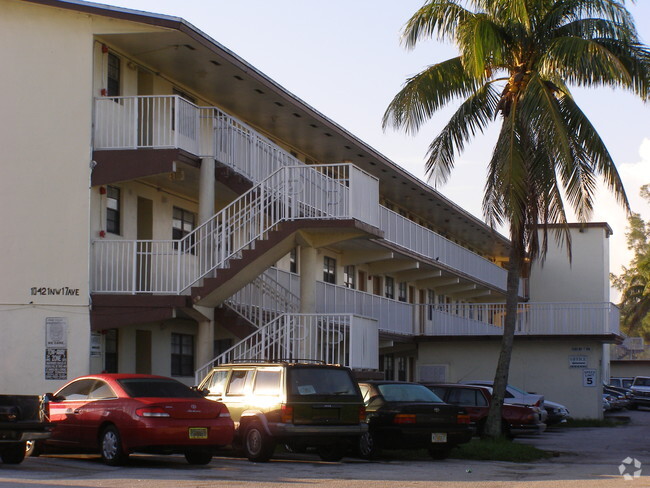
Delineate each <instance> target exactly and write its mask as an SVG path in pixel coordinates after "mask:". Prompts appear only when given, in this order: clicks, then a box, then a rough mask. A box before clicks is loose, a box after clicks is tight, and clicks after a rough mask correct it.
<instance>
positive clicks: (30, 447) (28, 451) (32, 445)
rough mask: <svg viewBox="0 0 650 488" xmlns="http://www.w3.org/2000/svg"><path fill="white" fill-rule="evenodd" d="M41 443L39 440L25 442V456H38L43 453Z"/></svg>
mask: <svg viewBox="0 0 650 488" xmlns="http://www.w3.org/2000/svg"><path fill="white" fill-rule="evenodd" d="M41 447H42V446H41V444H40V443H39V442H37V441H27V442H26V443H25V457H38V456H40V455H41Z"/></svg>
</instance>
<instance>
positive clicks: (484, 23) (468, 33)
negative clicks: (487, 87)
mask: <svg viewBox="0 0 650 488" xmlns="http://www.w3.org/2000/svg"><path fill="white" fill-rule="evenodd" d="M457 43H458V46H459V48H460V50H461V57H462V60H463V66H464V67H465V70H467V71H468V72H470V73H471V74H473V75H474V76H476V77H480V76H484V73H485V71H486V69H491V68H492V67H493V66H501V65H502V64H503V62H504V61H505V60H506V59H507V58H508V57H509V44H510V43H509V39H508V37H507V36H506V34H505V31H504V30H503V29H502V28H501V27H500V26H499V25H497V24H496V23H495V22H494V21H493V20H492V19H490V18H489V17H488V16H487V15H486V14H477V15H475V16H473V17H472V18H471V19H468V20H467V21H465V22H463V23H462V25H461V26H459V28H458V36H457Z"/></svg>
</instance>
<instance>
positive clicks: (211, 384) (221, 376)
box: [205, 369, 228, 396]
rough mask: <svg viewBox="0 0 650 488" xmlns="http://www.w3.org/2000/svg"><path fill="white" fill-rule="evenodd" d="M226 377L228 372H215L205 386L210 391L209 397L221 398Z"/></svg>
mask: <svg viewBox="0 0 650 488" xmlns="http://www.w3.org/2000/svg"><path fill="white" fill-rule="evenodd" d="M227 377H228V370H226V369H224V370H221V371H215V372H214V374H213V375H212V378H210V380H209V381H208V383H207V384H206V385H205V386H206V388H207V389H208V390H210V395H216V396H222V395H223V392H224V387H225V386H226V378H227Z"/></svg>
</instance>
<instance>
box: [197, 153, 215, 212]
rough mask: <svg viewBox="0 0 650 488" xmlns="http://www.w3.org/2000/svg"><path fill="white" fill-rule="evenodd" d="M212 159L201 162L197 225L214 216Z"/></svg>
mask: <svg viewBox="0 0 650 488" xmlns="http://www.w3.org/2000/svg"><path fill="white" fill-rule="evenodd" d="M214 168H215V161H214V158H203V159H202V160H201V173H200V181H199V224H202V223H203V222H205V221H206V220H208V219H209V218H210V217H212V216H213V215H214V195H215V179H214Z"/></svg>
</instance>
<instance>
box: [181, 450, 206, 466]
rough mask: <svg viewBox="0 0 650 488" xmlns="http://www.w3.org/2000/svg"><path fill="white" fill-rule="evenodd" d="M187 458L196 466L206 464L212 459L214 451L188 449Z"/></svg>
mask: <svg viewBox="0 0 650 488" xmlns="http://www.w3.org/2000/svg"><path fill="white" fill-rule="evenodd" d="M185 459H186V460H187V462H188V463H189V464H192V465H194V466H204V465H206V464H209V463H210V461H212V453H211V452H210V451H187V452H186V453H185Z"/></svg>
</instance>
